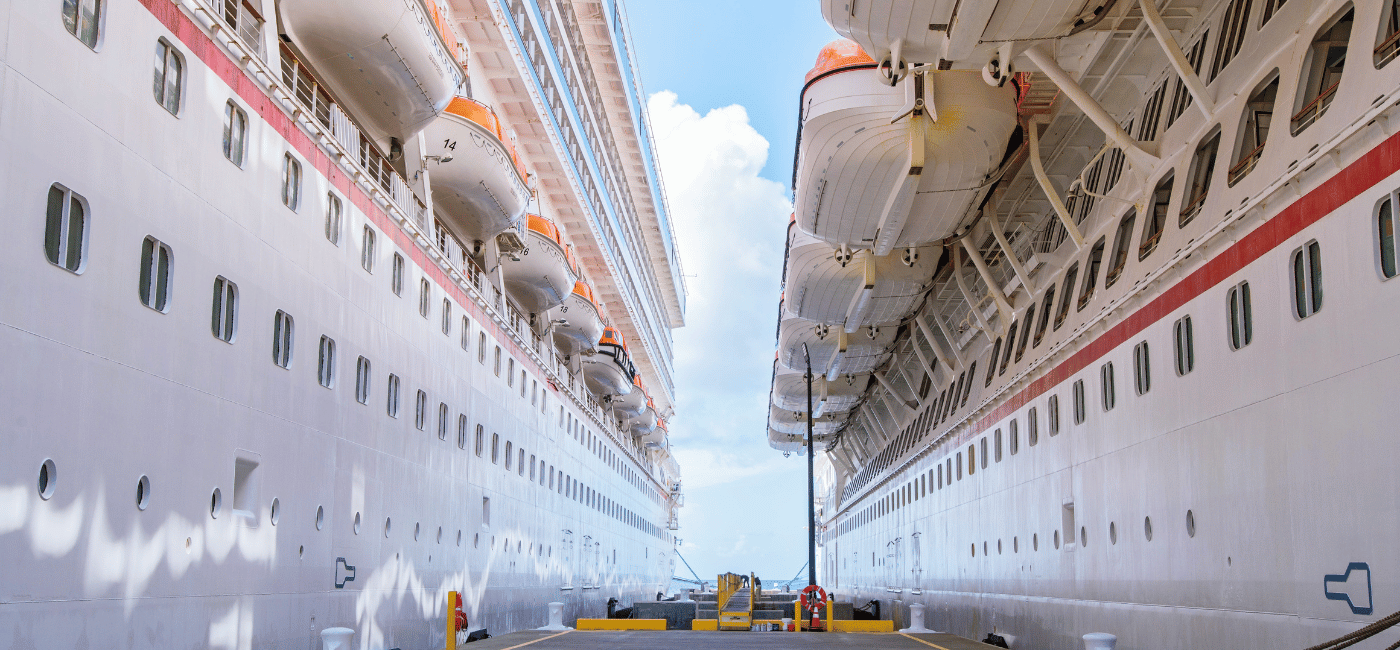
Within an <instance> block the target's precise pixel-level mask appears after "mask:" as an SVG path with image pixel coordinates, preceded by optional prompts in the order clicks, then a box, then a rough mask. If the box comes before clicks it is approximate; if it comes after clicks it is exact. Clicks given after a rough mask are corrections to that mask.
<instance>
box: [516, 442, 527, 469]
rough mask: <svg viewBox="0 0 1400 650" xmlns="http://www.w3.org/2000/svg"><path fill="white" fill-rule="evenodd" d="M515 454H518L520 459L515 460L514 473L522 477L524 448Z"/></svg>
mask: <svg viewBox="0 0 1400 650" xmlns="http://www.w3.org/2000/svg"><path fill="white" fill-rule="evenodd" d="M517 453H519V454H520V457H519V458H517V459H516V461H515V473H516V474H519V475H520V476H524V475H525V448H524V447H521V448H520V449H519V450H518V451H517Z"/></svg>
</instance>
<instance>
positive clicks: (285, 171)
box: [282, 153, 301, 212]
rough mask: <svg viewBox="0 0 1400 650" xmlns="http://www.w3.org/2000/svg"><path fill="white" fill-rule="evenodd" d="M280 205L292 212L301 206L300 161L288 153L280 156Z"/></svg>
mask: <svg viewBox="0 0 1400 650" xmlns="http://www.w3.org/2000/svg"><path fill="white" fill-rule="evenodd" d="M282 205H285V206H287V207H288V208H291V209H292V211H293V212H296V209H297V208H298V207H300V206H301V162H300V161H298V160H297V159H296V158H295V157H293V156H292V154H290V153H288V154H286V155H284V156H283V157H282Z"/></svg>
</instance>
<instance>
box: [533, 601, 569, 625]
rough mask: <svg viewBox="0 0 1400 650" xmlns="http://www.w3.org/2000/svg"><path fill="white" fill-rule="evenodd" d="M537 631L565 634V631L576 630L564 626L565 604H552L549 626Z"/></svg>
mask: <svg viewBox="0 0 1400 650" xmlns="http://www.w3.org/2000/svg"><path fill="white" fill-rule="evenodd" d="M537 629H540V630H543V631H545V632H563V631H564V630H572V629H574V628H571V627H569V626H567V625H564V603H550V604H549V625H546V626H544V627H541V628H537Z"/></svg>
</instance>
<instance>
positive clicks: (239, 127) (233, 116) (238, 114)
mask: <svg viewBox="0 0 1400 650" xmlns="http://www.w3.org/2000/svg"><path fill="white" fill-rule="evenodd" d="M247 151H248V114H247V113H244V112H243V109H241V108H239V107H238V104H235V103H233V100H232V99H230V100H228V103H227V104H224V157H225V158H227V159H228V161H229V162H231V163H233V164H235V165H238V166H239V167H242V166H243V159H244V157H245V156H246V154H247Z"/></svg>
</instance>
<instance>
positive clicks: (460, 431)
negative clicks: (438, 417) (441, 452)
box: [457, 413, 467, 449]
mask: <svg viewBox="0 0 1400 650" xmlns="http://www.w3.org/2000/svg"><path fill="white" fill-rule="evenodd" d="M457 448H458V449H466V448H467V414H466V413H462V414H460V415H458V416H457Z"/></svg>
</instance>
